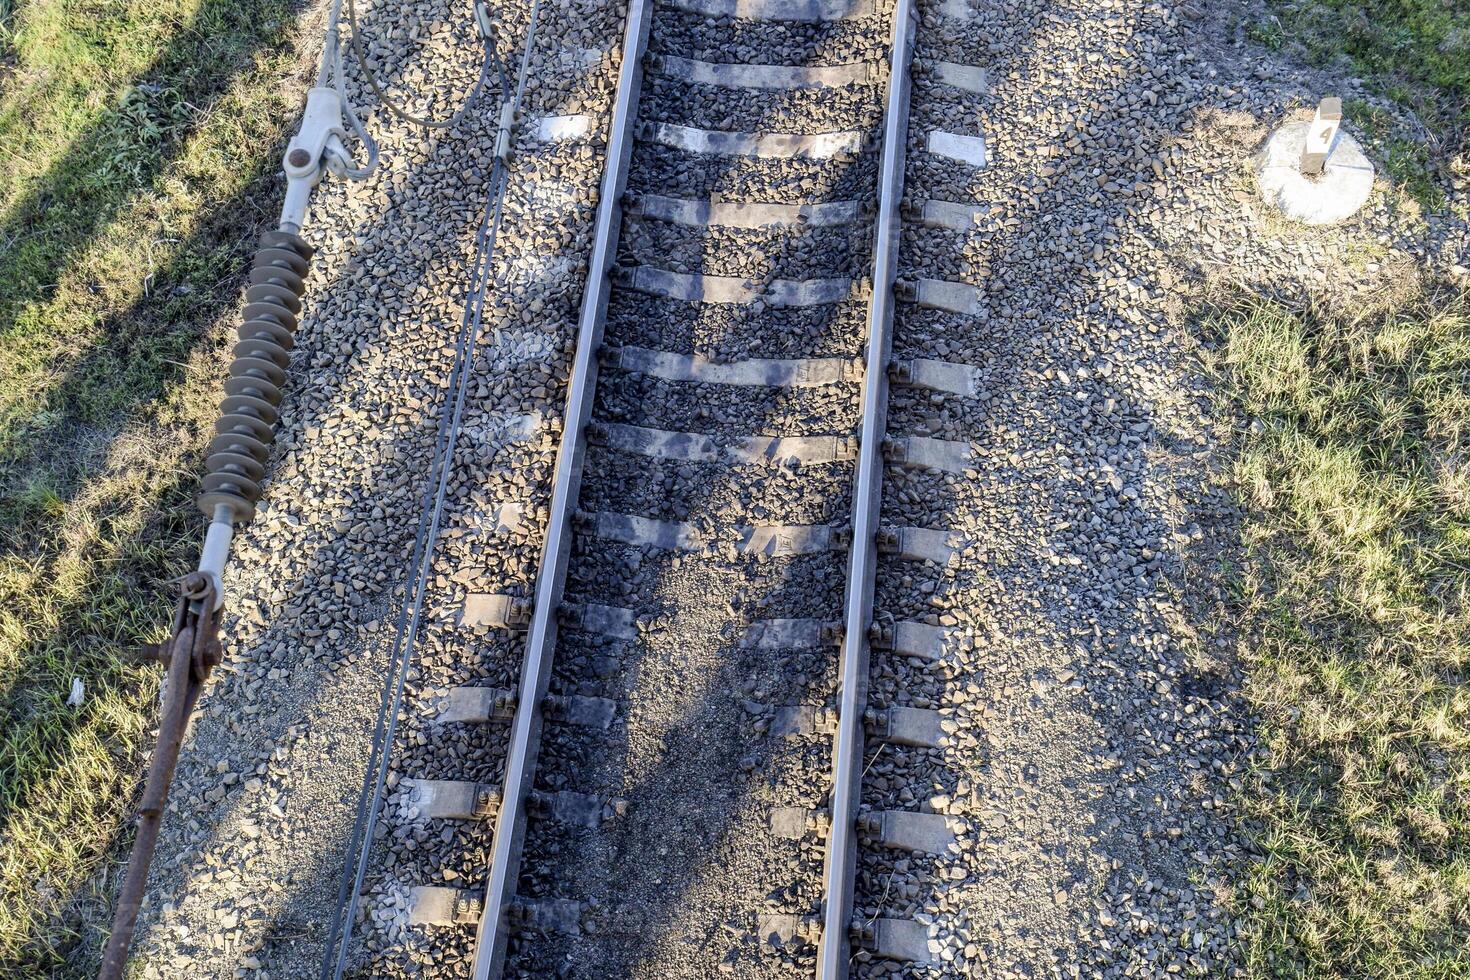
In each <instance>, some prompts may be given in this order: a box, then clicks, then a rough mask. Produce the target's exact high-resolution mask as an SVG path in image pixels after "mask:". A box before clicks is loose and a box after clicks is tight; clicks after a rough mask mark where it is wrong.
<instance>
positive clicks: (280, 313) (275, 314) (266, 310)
mask: <svg viewBox="0 0 1470 980" xmlns="http://www.w3.org/2000/svg"><path fill="white" fill-rule="evenodd" d="M252 288H253V287H252ZM245 319H246V320H247V321H248V320H274V321H275V322H277V323H279V324H280V325H281V326H283V327H285V328H286V329H287V330H295V329H296V314H294V313H292V312H291V311H290V310H289V309H287V308H286V307H285V306H283V305H281V304H280V303H271V302H263V303H247V304H245Z"/></svg>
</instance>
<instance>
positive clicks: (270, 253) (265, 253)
mask: <svg viewBox="0 0 1470 980" xmlns="http://www.w3.org/2000/svg"><path fill="white" fill-rule="evenodd" d="M277 266H278V267H280V268H282V269H290V270H291V271H292V272H294V273H296V274H297V275H298V276H305V275H306V270H307V269H309V268H311V264H310V263H309V262H307V261H306V260H305V259H303V258H302V257H301V256H299V255H297V254H296V253H295V252H292V251H290V250H288V249H284V248H263V249H261V250H260V251H259V252H256V253H255V268H257V269H268V268H272V267H277Z"/></svg>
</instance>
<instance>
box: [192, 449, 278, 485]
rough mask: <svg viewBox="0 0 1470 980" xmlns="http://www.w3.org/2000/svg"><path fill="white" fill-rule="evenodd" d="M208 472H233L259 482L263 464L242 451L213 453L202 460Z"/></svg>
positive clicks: (263, 471)
mask: <svg viewBox="0 0 1470 980" xmlns="http://www.w3.org/2000/svg"><path fill="white" fill-rule="evenodd" d="M204 468H205V469H206V470H208V471H209V472H210V473H234V474H235V475H237V476H243V477H244V478H245V479H247V480H249V481H250V482H251V483H259V482H260V481H261V478H262V477H264V476H265V464H264V463H261V462H259V461H257V460H256V459H255V457H253V456H247V455H245V454H244V453H214V454H213V455H211V456H210V457H209V458H208V459H206V460H205V461H204Z"/></svg>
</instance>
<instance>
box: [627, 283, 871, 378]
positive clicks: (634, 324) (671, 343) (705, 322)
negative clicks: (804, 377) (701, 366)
mask: <svg viewBox="0 0 1470 980" xmlns="http://www.w3.org/2000/svg"><path fill="white" fill-rule="evenodd" d="M867 312H868V311H867V303H866V302H864V301H862V300H858V299H853V300H849V301H848V302H844V303H833V304H831V305H830V306H809V307H789V308H785V309H766V308H765V305H764V303H762V302H759V301H757V302H755V303H751V304H749V305H746V306H714V305H710V306H704V307H701V308H698V309H690V304H688V303H684V302H680V301H677V300H671V299H664V298H662V297H657V296H645V295H638V294H634V293H631V292H629V291H624V290H615V291H614V292H613V294H612V298H611V301H610V302H609V303H608V312H607V334H606V343H608V344H610V345H614V346H618V347H647V348H650V349H652V350H662V351H671V352H673V353H675V354H699V355H701V356H703V357H707V358H709V359H710V360H712V361H737V360H744V359H747V358H753V357H842V356H851V355H852V353H853V351H856V350H861V349H862V341H863V337H864V336H865V334H866V331H867Z"/></svg>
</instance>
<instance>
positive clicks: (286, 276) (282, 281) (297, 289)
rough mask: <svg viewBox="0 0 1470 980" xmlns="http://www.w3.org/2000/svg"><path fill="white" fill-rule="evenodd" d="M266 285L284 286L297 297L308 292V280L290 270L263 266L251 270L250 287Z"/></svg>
mask: <svg viewBox="0 0 1470 980" xmlns="http://www.w3.org/2000/svg"><path fill="white" fill-rule="evenodd" d="M266 283H274V284H275V285H278V286H284V287H286V288H287V289H289V290H291V292H293V293H295V294H296V295H297V296H300V295H302V294H303V293H305V292H306V280H305V279H303V278H302V277H300V276H298V275H297V274H296V273H295V272H293V271H291V270H290V269H282V268H280V267H279V266H261V267H258V268H254V269H251V270H250V285H252V286H260V285H264V284H266Z"/></svg>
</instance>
